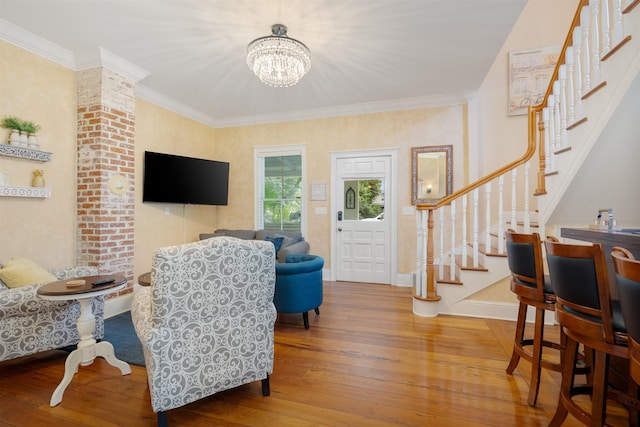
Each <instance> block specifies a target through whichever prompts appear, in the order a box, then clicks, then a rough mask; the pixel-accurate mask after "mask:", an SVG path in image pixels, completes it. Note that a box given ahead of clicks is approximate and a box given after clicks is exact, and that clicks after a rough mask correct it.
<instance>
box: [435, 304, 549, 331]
mask: <svg viewBox="0 0 640 427" xmlns="http://www.w3.org/2000/svg"><path fill="white" fill-rule="evenodd" d="M440 314H451V315H455V316H466V317H479V318H483V319H499V320H511V321H514V322H515V321H516V319H517V317H518V304H517V303H511V302H497V301H480V300H471V299H469V300H463V301H460V302H459V303H457V304H455V305H453V306H452V307H448V308H447V309H446V310H445V311H441V312H440ZM535 314H536V313H535V310H533V309H530V310H528V311H527V322H528V323H533V322H534V321H535ZM545 324H548V325H556V324H557V321H556V316H555V313H553V312H551V313H547V315H546V316H545Z"/></svg>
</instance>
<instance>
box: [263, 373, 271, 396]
mask: <svg viewBox="0 0 640 427" xmlns="http://www.w3.org/2000/svg"><path fill="white" fill-rule="evenodd" d="M262 395H263V396H270V395H271V386H270V385H269V374H267V378H265V379H263V380H262Z"/></svg>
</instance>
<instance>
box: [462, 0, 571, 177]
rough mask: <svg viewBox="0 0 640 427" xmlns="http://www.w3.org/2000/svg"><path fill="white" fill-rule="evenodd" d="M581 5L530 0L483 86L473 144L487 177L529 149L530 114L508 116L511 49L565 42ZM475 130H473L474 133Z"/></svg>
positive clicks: (559, 0)
mask: <svg viewBox="0 0 640 427" xmlns="http://www.w3.org/2000/svg"><path fill="white" fill-rule="evenodd" d="M577 7H578V1H576V0H529V2H528V3H527V5H526V6H525V8H524V10H523V11H522V14H521V15H520V17H519V18H518V21H517V22H516V24H515V25H514V27H513V30H512V31H511V34H510V35H509V37H508V38H507V40H506V41H505V43H504V45H503V46H502V49H501V50H500V53H499V54H498V56H497V57H496V59H495V61H494V63H493V65H492V66H491V68H490V70H489V72H488V73H487V76H486V77H485V79H484V81H483V82H482V85H481V86H480V89H479V90H478V92H477V94H476V97H475V101H476V103H477V106H476V108H475V109H474V110H470V111H477V116H478V117H477V120H473V121H471V120H470V122H471V123H477V126H478V144H477V146H476V147H470V154H471V155H470V156H469V157H470V158H471V159H477V162H478V164H477V168H471V170H477V173H478V176H471V180H474V179H476V178H478V177H480V176H484V175H486V174H488V173H490V172H492V171H494V170H496V169H498V168H499V167H502V166H504V165H505V164H507V163H509V162H511V161H513V160H515V159H517V158H519V157H520V156H522V155H523V154H524V152H525V151H526V149H527V116H526V115H523V116H509V115H508V84H509V81H508V76H509V74H508V57H509V52H510V51H512V50H520V49H528V48H536V47H544V46H552V45H562V44H563V43H564V40H565V38H566V36H567V32H568V30H569V25H570V23H571V20H572V19H573V15H574V13H575V11H576V9H577ZM473 131H474V130H473V129H471V132H473Z"/></svg>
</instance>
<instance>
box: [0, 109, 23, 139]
mask: <svg viewBox="0 0 640 427" xmlns="http://www.w3.org/2000/svg"><path fill="white" fill-rule="evenodd" d="M0 126H2V127H3V128H6V129H9V130H11V136H10V137H9V143H10V144H12V145H19V144H20V131H21V130H22V120H20V119H19V118H17V117H16V116H5V117H4V119H2V123H0Z"/></svg>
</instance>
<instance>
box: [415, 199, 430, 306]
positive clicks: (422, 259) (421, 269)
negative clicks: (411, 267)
mask: <svg viewBox="0 0 640 427" xmlns="http://www.w3.org/2000/svg"><path fill="white" fill-rule="evenodd" d="M416 229H417V234H418V247H417V250H416V252H417V257H416V270H417V271H416V283H415V289H414V293H415V294H416V295H420V296H426V283H427V236H426V232H427V215H426V211H418V210H417V211H416Z"/></svg>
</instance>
